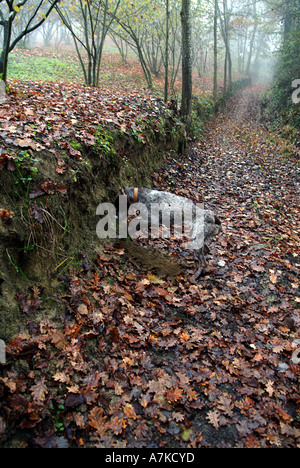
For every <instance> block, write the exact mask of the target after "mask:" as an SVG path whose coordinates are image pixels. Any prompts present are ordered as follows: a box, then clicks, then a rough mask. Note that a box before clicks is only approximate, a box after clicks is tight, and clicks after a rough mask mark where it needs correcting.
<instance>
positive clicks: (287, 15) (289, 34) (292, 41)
mask: <svg viewBox="0 0 300 468" xmlns="http://www.w3.org/2000/svg"><path fill="white" fill-rule="evenodd" d="M276 16H277V19H279V18H280V19H282V21H283V30H282V36H281V47H280V50H279V53H278V61H277V65H276V68H275V74H274V80H273V84H272V89H271V95H270V108H269V112H270V114H271V115H272V118H273V119H275V120H276V119H278V123H279V124H280V125H281V124H282V123H285V124H288V126H290V127H291V129H290V130H291V133H292V132H293V131H294V133H295V135H294V136H295V139H298V144H299V128H300V113H299V105H300V104H299V103H296V102H293V100H292V95H293V91H294V89H293V82H295V80H299V79H300V60H299V57H300V0H282V1H281V3H280V4H279V5H277V9H276ZM293 129H294V130H293ZM287 131H289V129H287Z"/></svg>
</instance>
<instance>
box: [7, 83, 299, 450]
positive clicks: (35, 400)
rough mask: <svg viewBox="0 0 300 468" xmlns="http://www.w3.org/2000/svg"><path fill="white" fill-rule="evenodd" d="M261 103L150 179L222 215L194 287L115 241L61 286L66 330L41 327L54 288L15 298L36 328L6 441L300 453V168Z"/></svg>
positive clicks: (21, 351)
mask: <svg viewBox="0 0 300 468" xmlns="http://www.w3.org/2000/svg"><path fill="white" fill-rule="evenodd" d="M66 86H67V85H66ZM33 92H34V91H33ZM86 92H87V93H90V94H89V98H93V91H86ZM40 99H41V100H44V102H46V99H47V98H46V95H45V94H44V95H43V96H41V97H40ZM70 99H71V94H70V93H69V94H68V93H67V94H64V98H63V101H64V102H65V103H67V104H69V101H70ZM20 106H21V105H20ZM257 106H258V98H257V90H256V89H255V88H247V89H246V90H244V91H242V92H240V93H239V94H237V95H236V96H235V97H233V98H232V99H231V100H230V101H229V103H228V105H227V107H226V109H225V110H224V111H223V112H221V113H220V114H218V115H217V116H216V117H215V118H214V119H213V121H211V122H210V124H209V128H207V131H206V134H205V137H204V140H203V141H200V142H195V143H194V144H193V145H191V146H190V148H189V151H188V154H187V155H186V156H178V157H174V156H170V157H169V158H168V159H167V161H166V163H165V165H164V167H162V168H161V169H160V171H159V172H157V173H155V174H153V185H154V187H155V188H158V189H164V190H171V191H173V192H174V193H177V194H178V195H180V194H181V195H182V194H184V195H185V196H189V197H190V198H191V199H192V200H194V201H195V202H204V203H205V205H206V207H208V208H211V209H213V210H214V211H215V212H216V213H217V215H218V216H219V217H220V219H221V220H222V225H223V232H222V234H221V235H220V236H219V238H218V239H217V240H216V241H215V242H214V244H212V246H211V247H210V256H209V261H208V265H207V267H206V269H205V271H204V273H203V275H202V277H201V279H200V281H199V282H198V283H197V284H195V283H194V282H193V281H192V280H191V275H188V274H187V273H186V272H185V273H183V272H179V274H178V275H177V276H176V277H171V276H169V275H168V274H167V273H166V272H160V271H156V270H155V269H151V270H149V269H148V268H146V267H143V266H142V265H137V264H136V262H132V261H130V257H129V256H128V254H127V253H126V249H125V248H124V246H122V245H120V244H119V245H117V244H115V245H114V244H110V243H107V244H106V245H105V248H104V251H103V252H99V253H98V254H97V255H96V256H95V259H94V261H93V262H92V264H90V265H89V267H88V268H87V267H86V265H85V264H82V268H81V269H80V268H79V269H78V270H77V271H75V270H74V269H69V271H68V272H66V273H65V274H64V275H63V276H61V277H60V280H61V281H62V283H63V284H65V285H66V292H65V294H64V295H63V296H62V297H60V298H59V300H60V301H61V302H62V303H64V304H65V308H66V313H65V315H60V316H59V317H57V320H56V321H55V322H54V321H51V320H49V319H43V320H42V321H41V322H40V323H36V322H35V321H34V317H35V312H36V310H38V309H39V308H40V307H42V306H43V299H42V294H41V293H42V291H41V290H39V289H38V288H34V289H32V294H27V293H19V294H18V297H17V300H18V302H19V305H20V310H21V311H22V312H23V313H25V314H26V315H27V316H28V322H27V328H28V332H27V333H20V334H19V335H18V336H17V337H15V338H14V339H12V340H11V341H10V342H9V343H7V355H8V359H9V361H10V362H12V363H13V364H12V365H11V366H9V365H8V366H6V367H4V368H3V369H2V372H1V374H2V376H1V378H0V393H1V396H2V397H3V399H4V401H5V406H3V405H2V406H1V409H0V431H1V433H0V436H2V437H4V436H5V433H6V430H7V429H8V427H9V434H8V440H9V439H10V438H11V439H13V437H14V432H13V431H14V430H15V431H16V433H18V437H20V435H19V433H20V430H21V431H22V434H24V437H23V438H22V437H21V439H20V440H21V442H19V446H22V447H35V446H38V447H43V448H52V447H65V446H68V447H82V446H84V447H109V448H111V447H115V448H122V447H126V448H130V447H137V448H141V447H148V448H153V447H184V448H200V447H241V448H255V447H268V448H269V447H274V448H276V447H281V448H283V447H297V446H299V436H300V428H299V359H298V355H299V351H298V349H299V347H300V340H299V324H300V320H299V279H298V268H299V232H298V228H299V198H298V193H299V185H298V183H299V178H298V172H297V168H298V166H297V162H296V161H295V159H293V158H292V157H291V158H286V157H283V156H282V146H281V145H282V144H283V143H282V142H281V141H280V139H279V137H277V136H275V138H274V141H273V142H272V141H271V140H270V137H268V135H267V134H266V133H265V132H264V130H263V129H262V128H261V125H260V123H259V122H258V120H257ZM68 109H69V106H68ZM85 109H86V110H85V113H86V114H85V118H86V120H89V119H90V116H89V115H88V106H87V107H86V108H85ZM36 111H37V109H34V110H33V112H36ZM61 111H62V107H60V106H58V107H57V109H56V112H55V113H53V112H52V114H53V115H51V114H50V117H51V119H52V120H51V123H54V122H55V121H56V118H57V117H58V115H59V114H60V112H61ZM20 113H21V115H26V114H25V111H24V109H21V107H20ZM124 116H125V113H124ZM118 118H119V117H118ZM26 119H27V116H26ZM72 119H77V115H75V114H74V113H72V115H70V116H69V121H70V123H69V124H66V125H73V124H74V122H73V124H72V122H71V120H72ZM124 119H125V117H124ZM119 124H121V122H119ZM54 131H55V130H54ZM6 132H8V133H9V129H8V128H7V130H6ZM26 138H31V133H30V135H27V136H26ZM51 138H52V137H51V135H50V134H49V133H45V139H46V140H49V139H51ZM46 140H44V141H42V143H41V144H47V143H46ZM49 141H50V140H49ZM49 183H50V182H49ZM49 187H51V190H58V188H57V187H56V186H55V187H54V186H53V187H52V186H51V184H50V185H49V186H48V188H49ZM45 188H46V186H44V187H42V190H45ZM9 218H10V214H8V215H7V214H5V213H3V214H2V219H3V220H4V221H6V220H9ZM159 242H160V245H159V246H157V245H156V247H159V248H162V249H166V248H167V247H166V245H165V244H162V240H161V239H160V240H159ZM153 244H154V247H155V242H153ZM168 245H169V248H170V249H171V250H172V249H173V252H172V254H173V256H175V257H176V256H177V258H179V257H180V253H178V252H179V249H178V246H177V245H176V244H175V242H173V241H172V242H170V241H168ZM142 247H143V245H142V246H141V248H142ZM186 268H187V270H190V271H191V273H192V272H193V266H192V265H190V266H187V267H186ZM7 443H9V442H7Z"/></svg>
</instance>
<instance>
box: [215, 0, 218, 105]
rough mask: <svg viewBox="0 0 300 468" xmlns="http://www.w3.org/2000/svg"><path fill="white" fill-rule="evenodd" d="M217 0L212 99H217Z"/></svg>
mask: <svg viewBox="0 0 300 468" xmlns="http://www.w3.org/2000/svg"><path fill="white" fill-rule="evenodd" d="M217 1H218V0H215V11H214V101H216V100H217V95H218V82H217V78H218V43H217V28H218V8H217Z"/></svg>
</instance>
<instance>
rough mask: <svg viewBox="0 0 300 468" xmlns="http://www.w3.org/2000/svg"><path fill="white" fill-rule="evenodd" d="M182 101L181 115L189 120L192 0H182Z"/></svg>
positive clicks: (190, 107)
mask: <svg viewBox="0 0 300 468" xmlns="http://www.w3.org/2000/svg"><path fill="white" fill-rule="evenodd" d="M181 23H182V102H181V115H182V117H183V118H184V119H185V120H186V121H188V120H189V119H190V116H191V110H192V47H191V0H182V10H181Z"/></svg>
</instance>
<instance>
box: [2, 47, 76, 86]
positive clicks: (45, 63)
mask: <svg viewBox="0 0 300 468" xmlns="http://www.w3.org/2000/svg"><path fill="white" fill-rule="evenodd" d="M8 77H9V78H13V79H18V80H45V81H77V82H78V81H79V82H83V77H82V71H81V67H80V64H79V62H77V61H74V60H72V59H71V58H68V57H64V58H63V59H61V58H60V57H42V56H41V57H37V56H30V55H27V54H26V55H24V56H21V55H19V54H18V55H15V54H13V53H12V54H10V55H9V63H8Z"/></svg>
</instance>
